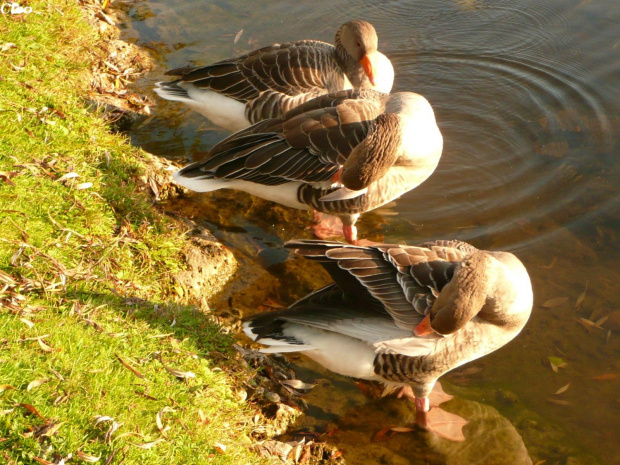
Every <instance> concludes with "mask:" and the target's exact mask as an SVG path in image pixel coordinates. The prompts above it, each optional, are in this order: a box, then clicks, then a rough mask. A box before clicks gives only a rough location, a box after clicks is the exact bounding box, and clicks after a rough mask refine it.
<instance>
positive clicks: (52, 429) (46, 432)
mask: <svg viewBox="0 0 620 465" xmlns="http://www.w3.org/2000/svg"><path fill="white" fill-rule="evenodd" d="M65 423H66V422H65V421H61V422H60V423H51V424H49V425H46V426H45V428H43V429H42V430H41V431H39V434H38V436H47V437H48V438H49V437H52V436H53V435H54V434H56V433H57V432H58V430H59V429H60V427H61V426H62V425H64V424H65Z"/></svg>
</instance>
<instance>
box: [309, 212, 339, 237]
mask: <svg viewBox="0 0 620 465" xmlns="http://www.w3.org/2000/svg"><path fill="white" fill-rule="evenodd" d="M312 222H313V223H314V224H312V225H311V226H309V227H308V229H312V233H313V234H314V235H315V236H316V237H317V238H319V239H330V238H332V237H342V236H344V235H345V233H344V231H343V228H344V225H343V224H342V220H341V219H340V218H338V217H337V216H332V215H327V214H325V213H320V212H317V211H315V212H314V213H313V217H312Z"/></svg>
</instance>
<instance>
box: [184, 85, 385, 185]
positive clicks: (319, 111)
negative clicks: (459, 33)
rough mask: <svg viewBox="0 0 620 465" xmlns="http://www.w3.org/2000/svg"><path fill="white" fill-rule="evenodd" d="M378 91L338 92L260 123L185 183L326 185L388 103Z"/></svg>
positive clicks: (195, 168) (221, 147)
mask: <svg viewBox="0 0 620 465" xmlns="http://www.w3.org/2000/svg"><path fill="white" fill-rule="evenodd" d="M386 97H387V96H385V95H384V94H381V93H379V92H376V91H368V90H365V91H353V90H348V91H340V92H335V93H333V94H328V95H325V96H322V97H319V98H318V99H314V100H311V101H309V102H307V103H305V104H302V105H301V106H300V107H298V108H296V109H294V110H292V111H290V112H289V113H287V114H285V115H284V117H283V118H279V119H272V120H266V121H262V122H260V123H257V124H255V125H253V126H250V127H249V128H247V129H245V130H243V131H240V132H238V133H235V134H233V135H232V136H230V137H228V138H227V139H225V140H224V141H222V142H220V143H219V144H217V145H216V146H215V147H214V148H213V149H212V151H211V156H210V157H209V158H208V159H207V160H203V161H201V162H198V163H193V164H191V165H189V166H187V167H185V168H184V169H183V170H181V172H180V174H181V175H182V176H183V177H215V178H225V179H242V180H246V181H252V182H255V183H259V184H265V185H278V184H283V183H285V182H289V181H302V182H307V183H314V182H322V181H328V180H329V179H330V178H331V177H332V176H333V175H334V174H335V173H336V172H337V171H338V169H339V168H340V167H341V166H342V164H344V162H345V160H346V158H347V157H348V155H349V154H350V153H351V151H352V150H353V148H354V147H356V146H357V145H358V144H359V143H360V142H361V141H362V140H364V138H365V137H366V135H367V133H368V130H369V126H370V125H371V124H372V122H373V121H374V119H375V118H376V117H377V116H378V115H379V114H381V112H382V111H383V108H384V103H385V100H386Z"/></svg>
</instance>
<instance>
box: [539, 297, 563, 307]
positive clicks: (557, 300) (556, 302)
mask: <svg viewBox="0 0 620 465" xmlns="http://www.w3.org/2000/svg"><path fill="white" fill-rule="evenodd" d="M566 302H568V297H554V298H553V299H549V300H547V301H546V302H545V303H543V304H542V306H543V307H545V308H553V307H559V306H560V305H563V304H565V303H566Z"/></svg>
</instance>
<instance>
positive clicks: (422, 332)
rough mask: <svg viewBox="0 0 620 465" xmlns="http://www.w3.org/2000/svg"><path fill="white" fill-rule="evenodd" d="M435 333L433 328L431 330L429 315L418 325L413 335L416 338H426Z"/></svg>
mask: <svg viewBox="0 0 620 465" xmlns="http://www.w3.org/2000/svg"><path fill="white" fill-rule="evenodd" d="M432 332H433V328H431V314H430V313H429V314H428V315H426V316H425V317H424V319H423V320H422V321H420V323H418V324H417V326H416V327H415V328H413V334H415V335H416V336H426V335H427V334H430V333H432Z"/></svg>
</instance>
